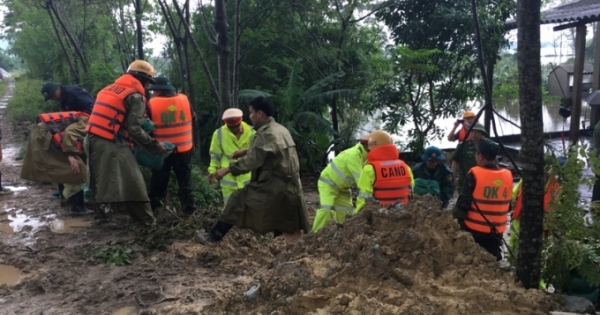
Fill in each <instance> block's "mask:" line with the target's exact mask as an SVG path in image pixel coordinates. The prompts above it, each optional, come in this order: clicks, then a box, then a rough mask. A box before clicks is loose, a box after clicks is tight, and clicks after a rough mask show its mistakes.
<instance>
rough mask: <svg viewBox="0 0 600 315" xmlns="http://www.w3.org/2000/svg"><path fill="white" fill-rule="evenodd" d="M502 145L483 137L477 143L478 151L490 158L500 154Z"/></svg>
mask: <svg viewBox="0 0 600 315" xmlns="http://www.w3.org/2000/svg"><path fill="white" fill-rule="evenodd" d="M499 150H500V147H499V146H498V144H497V143H496V142H494V141H492V140H490V139H486V138H483V139H481V140H479V142H478V143H477V152H479V153H481V154H483V156H484V157H486V158H488V159H490V158H492V157H495V156H496V155H498V151H499Z"/></svg>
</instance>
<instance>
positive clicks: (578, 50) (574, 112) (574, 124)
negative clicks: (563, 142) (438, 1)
mask: <svg viewBox="0 0 600 315" xmlns="http://www.w3.org/2000/svg"><path fill="white" fill-rule="evenodd" d="M585 33H586V26H585V25H579V26H577V32H576V35H575V67H574V71H573V94H572V98H573V105H572V106H571V130H570V132H569V139H570V141H571V144H572V145H573V144H576V143H577V142H578V141H579V129H580V128H581V127H580V124H581V123H580V120H581V87H582V85H583V62H584V59H585Z"/></svg>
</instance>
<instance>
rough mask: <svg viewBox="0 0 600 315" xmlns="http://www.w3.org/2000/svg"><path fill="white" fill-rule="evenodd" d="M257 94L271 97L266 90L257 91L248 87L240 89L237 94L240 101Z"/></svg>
mask: <svg viewBox="0 0 600 315" xmlns="http://www.w3.org/2000/svg"><path fill="white" fill-rule="evenodd" d="M258 96H265V97H269V98H270V97H272V95H271V94H269V93H267V92H263V91H259V90H250V89H246V90H240V91H239V94H238V97H239V99H240V101H244V102H247V101H249V100H251V99H253V98H255V97H258Z"/></svg>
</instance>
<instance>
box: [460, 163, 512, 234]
mask: <svg viewBox="0 0 600 315" xmlns="http://www.w3.org/2000/svg"><path fill="white" fill-rule="evenodd" d="M469 172H470V173H472V174H473V176H474V178H475V188H474V190H473V202H472V203H471V208H470V209H469V211H467V217H466V218H465V226H466V227H467V228H468V229H469V230H471V231H474V232H478V233H483V234H491V233H494V232H495V233H496V234H502V233H504V231H505V230H506V225H507V223H508V212H509V210H510V202H511V199H512V174H511V173H510V171H509V170H506V169H498V170H495V169H487V168H483V167H481V166H475V167H473V168H471V170H470V171H469ZM475 203H477V205H475ZM478 208H479V210H478ZM486 219H487V220H486ZM488 221H489V223H488ZM490 224H491V225H493V226H494V227H495V231H493V230H492V228H491V226H490Z"/></svg>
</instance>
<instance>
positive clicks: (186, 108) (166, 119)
mask: <svg viewBox="0 0 600 315" xmlns="http://www.w3.org/2000/svg"><path fill="white" fill-rule="evenodd" d="M148 107H149V108H150V116H151V117H150V120H152V121H153V122H154V126H155V129H154V131H153V132H152V135H153V136H154V138H155V139H156V140H157V141H159V142H164V141H169V142H171V143H172V144H174V145H175V146H176V147H177V152H179V153H184V152H188V151H190V150H191V149H192V147H193V144H194V139H193V134H192V110H191V108H190V102H189V101H188V98H187V96H185V95H183V94H177V95H175V96H170V97H162V96H158V97H154V98H152V99H150V101H149V102H148Z"/></svg>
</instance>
